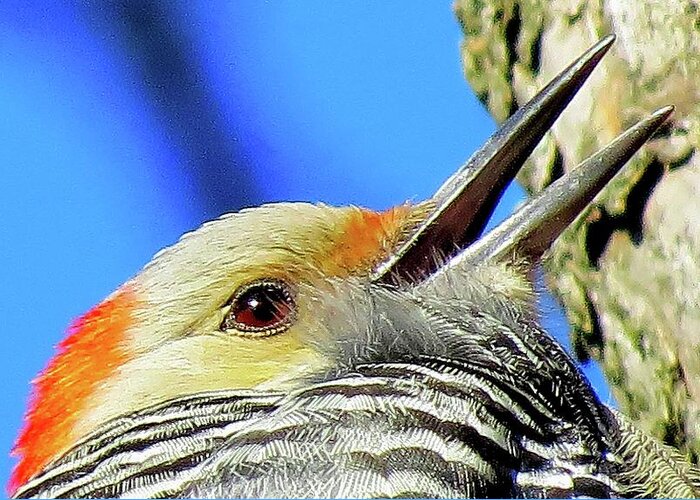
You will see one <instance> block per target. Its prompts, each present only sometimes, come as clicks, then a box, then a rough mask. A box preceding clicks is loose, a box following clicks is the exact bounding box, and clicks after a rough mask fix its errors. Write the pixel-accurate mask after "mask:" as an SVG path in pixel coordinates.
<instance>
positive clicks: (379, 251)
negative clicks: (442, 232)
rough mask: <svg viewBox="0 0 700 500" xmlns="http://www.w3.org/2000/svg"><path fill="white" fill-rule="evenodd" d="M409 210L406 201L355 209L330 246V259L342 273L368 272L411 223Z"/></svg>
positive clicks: (399, 238) (412, 208) (392, 246)
mask: <svg viewBox="0 0 700 500" xmlns="http://www.w3.org/2000/svg"><path fill="white" fill-rule="evenodd" d="M413 213H414V207H413V206H411V205H409V204H408V203H406V204H404V205H399V206H397V207H393V208H390V209H389V210H385V211H383V212H375V211H373V210H367V209H363V208H357V209H355V210H354V211H353V212H352V213H351V214H350V215H349V218H348V221H347V225H346V227H345V228H344V229H343V230H342V231H341V233H342V237H341V239H340V240H339V241H337V242H336V244H335V245H334V246H333V247H332V249H331V252H330V257H331V262H333V264H334V265H335V266H337V268H339V270H341V271H342V272H344V273H353V272H357V271H358V270H367V271H369V270H370V269H371V268H372V266H374V264H376V263H377V262H379V261H380V260H381V259H382V258H383V257H385V256H386V255H387V254H388V253H389V252H390V251H391V250H393V249H394V248H395V247H396V245H397V244H398V242H399V241H400V240H401V238H402V237H403V236H404V233H405V232H406V231H407V230H408V229H409V228H410V227H411V226H412V223H411V218H412V215H413Z"/></svg>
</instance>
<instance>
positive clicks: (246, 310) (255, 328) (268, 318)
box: [220, 280, 296, 337]
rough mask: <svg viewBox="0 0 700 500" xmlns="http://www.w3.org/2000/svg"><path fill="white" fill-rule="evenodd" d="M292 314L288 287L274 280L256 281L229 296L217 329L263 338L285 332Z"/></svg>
mask: <svg viewBox="0 0 700 500" xmlns="http://www.w3.org/2000/svg"><path fill="white" fill-rule="evenodd" d="M295 313H296V303H295V302H294V297H293V295H292V292H291V289H290V287H289V285H287V284H286V283H284V282H283V281H278V280H264V281H258V282H254V283H250V284H248V285H244V286H243V287H241V288H240V289H239V290H238V291H237V292H236V293H235V294H234V295H233V298H232V299H231V308H230V309H229V311H228V313H227V314H226V317H225V318H224V320H223V321H222V323H221V326H220V329H221V330H222V331H227V330H237V331H238V333H239V334H240V335H244V336H251V337H267V336H269V335H276V334H278V333H281V332H283V331H284V330H286V329H287V328H289V325H291V323H292V321H293V319H294V315H295Z"/></svg>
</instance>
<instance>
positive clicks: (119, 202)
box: [0, 0, 610, 483]
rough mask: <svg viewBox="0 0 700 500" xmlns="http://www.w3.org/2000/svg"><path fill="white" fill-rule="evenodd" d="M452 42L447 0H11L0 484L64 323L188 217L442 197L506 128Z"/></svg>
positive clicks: (4, 19) (1, 279)
mask: <svg viewBox="0 0 700 500" xmlns="http://www.w3.org/2000/svg"><path fill="white" fill-rule="evenodd" d="M459 41H460V31H459V27H458V25H457V23H456V21H455V19H454V16H453V14H452V11H451V6H450V2H449V1H445V2H443V3H442V4H440V3H436V2H399V1H384V2H372V3H370V2H344V3H335V2H322V1H313V2H311V1H310V2H298V1H292V0H288V1H276V2H261V1H242V0H237V1H235V2H224V1H220V2H209V1H198V2H168V1H166V0H163V1H146V0H144V1H141V2H124V3H123V5H122V4H120V3H119V2H94V3H90V2H84V3H81V4H80V6H76V4H75V2H69V1H58V0H57V1H55V2H52V3H51V4H50V5H40V4H39V3H37V4H36V5H31V2H29V3H28V2H26V1H24V0H5V1H3V2H1V3H0V68H2V71H0V110H1V113H0V144H2V147H1V148H0V165H1V167H0V172H1V175H0V213H1V214H2V215H1V216H0V221H1V224H2V227H1V230H0V262H2V263H3V266H1V267H0V283H2V287H1V288H0V296H1V299H2V300H1V303H2V306H1V307H0V311H1V312H2V324H3V333H4V336H5V345H6V349H5V351H4V352H5V356H4V362H3V363H2V364H1V365H0V369H1V370H2V374H1V376H2V379H3V380H4V391H3V397H4V401H3V404H2V406H1V407H0V481H2V482H3V483H6V480H7V477H8V475H9V471H10V468H11V466H12V460H11V459H10V458H9V450H10V448H11V445H12V442H13V440H14V437H15V435H16V432H17V429H18V428H19V426H20V422H21V416H22V413H23V411H24V406H25V403H26V398H27V395H28V390H29V381H30V379H31V378H32V377H33V376H34V375H35V374H36V373H37V372H38V371H39V370H40V369H41V368H42V367H43V366H44V364H45V363H46V362H47V360H48V359H49V357H50V356H51V354H52V349H53V345H55V344H56V343H57V342H58V341H59V340H60V339H61V337H62V336H63V332H64V329H65V327H66V325H68V323H69V322H70V321H71V319H72V318H74V317H76V316H78V315H79V314H81V313H83V312H85V311H86V310H88V309H89V308H90V307H92V306H93V305H94V304H96V303H97V302H99V301H100V300H101V299H102V298H104V297H105V296H106V295H107V294H109V293H110V292H111V291H112V290H113V289H115V288H116V287H117V286H118V285H119V284H121V283H122V282H123V281H125V280H126V279H128V278H129V277H130V276H132V275H133V274H135V273H136V272H137V271H138V270H139V269H140V268H141V267H142V266H143V265H144V264H145V263H146V262H148V260H149V259H150V258H151V256H152V255H153V254H154V253H155V252H156V251H158V250H159V249H160V248H162V247H164V246H167V245H169V244H172V243H173V242H175V241H176V240H177V238H178V237H179V236H180V235H181V234H182V233H183V232H186V231H189V230H191V229H194V228H196V227H197V226H199V225H200V224H201V223H202V222H204V221H205V220H207V219H211V218H213V217H216V216H218V215H219V214H220V213H223V212H227V211H235V210H238V209H239V208H241V207H243V206H248V205H257V204H260V203H263V202H270V201H279V200H305V201H325V202H328V203H331V204H348V203H354V204H358V205H363V206H368V207H372V208H385V207H388V206H390V205H393V204H396V203H399V202H402V201H403V200H406V199H412V200H420V199H423V198H425V197H427V196H429V195H430V194H431V193H432V192H433V191H434V190H435V188H437V187H438V186H439V185H440V183H441V182H442V181H443V180H444V179H445V178H446V177H447V176H448V175H449V174H450V173H451V172H452V171H453V170H454V169H456V168H457V167H458V166H459V165H460V164H462V163H463V162H464V160H466V159H467V157H468V156H469V155H470V154H471V153H472V152H473V151H474V150H475V149H476V148H477V147H478V146H479V145H480V144H481V143H482V142H483V141H484V140H485V139H486V137H487V136H488V135H489V134H490V133H491V132H492V131H493V130H494V123H493V121H492V120H491V118H490V117H489V116H488V114H487V113H486V112H485V110H484V109H483V108H482V106H481V105H480V104H479V103H478V102H477V100H476V98H475V96H474V94H473V92H472V91H471V90H470V88H469V87H468V85H467V84H466V83H465V81H464V79H463V75H462V71H461V67H460V57H459ZM568 62H569V61H568V60H567V61H564V60H562V67H563V66H564V65H565V64H566V63H568ZM521 197H522V191H521V190H520V189H519V188H511V189H510V190H509V191H508V193H507V195H506V198H505V200H504V202H503V203H502V206H501V207H500V209H499V215H498V217H499V218H502V217H503V216H504V215H505V214H507V213H508V212H509V211H510V210H511V209H512V207H513V206H514V204H515V203H517V201H518V200H519V199H521ZM544 307H545V309H546V310H547V311H548V312H549V314H548V317H547V320H546V324H547V326H548V327H549V329H550V330H551V331H553V332H555V333H557V334H558V335H559V336H560V338H561V336H562V335H564V336H565V332H566V326H565V322H564V320H563V319H562V318H561V315H559V314H557V311H556V306H555V305H554V304H553V303H552V302H551V300H549V299H546V298H545V304H544ZM587 372H588V373H589V374H590V376H591V377H592V378H593V382H594V385H595V386H596V387H597V389H598V391H599V394H600V395H601V397H602V398H603V399H604V400H606V401H609V400H610V396H609V392H608V389H607V387H606V386H605V384H604V382H602V379H601V377H600V375H599V373H598V372H597V370H596V369H595V367H590V368H588V369H587Z"/></svg>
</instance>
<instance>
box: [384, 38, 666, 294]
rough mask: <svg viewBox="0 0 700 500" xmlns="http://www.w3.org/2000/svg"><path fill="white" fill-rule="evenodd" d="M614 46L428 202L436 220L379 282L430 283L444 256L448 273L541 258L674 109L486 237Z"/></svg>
mask: <svg viewBox="0 0 700 500" xmlns="http://www.w3.org/2000/svg"><path fill="white" fill-rule="evenodd" d="M614 40H615V37H614V36H612V35H609V36H607V37H605V38H603V39H602V40H601V41H599V42H598V43H597V44H596V45H594V46H593V47H592V48H590V49H589V50H587V51H586V52H585V53H584V54H583V55H582V56H581V57H579V58H578V59H577V60H576V61H575V62H574V63H573V64H571V65H570V66H569V67H568V68H566V69H565V70H564V71H563V72H561V73H560V74H559V75H558V76H557V77H555V78H554V79H553V80H552V81H551V82H550V83H549V84H548V85H547V86H546V87H545V88H544V89H543V90H541V91H540V92H539V93H538V94H537V95H536V96H535V97H533V98H532V99H531V100H530V101H529V102H528V103H527V104H526V105H525V106H523V107H522V108H520V109H519V110H518V111H517V112H516V113H515V114H514V115H513V116H511V117H510V118H509V119H508V120H507V121H506V122H505V123H504V124H503V126H502V127H501V128H500V129H499V130H497V131H496V132H495V133H494V134H493V135H492V136H491V137H490V138H489V140H488V141H486V144H484V146H483V147H481V148H480V149H479V150H478V151H477V152H476V153H474V154H473V155H472V157H471V158H470V159H469V160H468V161H467V163H466V164H465V165H464V166H463V167H462V168H460V169H459V170H458V171H457V172H456V173H455V174H454V175H452V176H451V177H450V178H449V179H448V180H447V181H446V182H445V183H444V184H443V185H442V186H441V187H440V189H438V191H437V193H435V195H433V197H432V198H431V199H430V200H428V201H429V203H430V207H431V209H430V212H429V214H428V216H427V217H426V218H425V220H424V221H423V222H421V223H420V224H418V225H417V226H416V228H415V229H414V230H413V232H412V233H411V234H410V235H409V236H408V237H407V238H406V239H405V240H404V242H403V243H402V244H401V246H400V247H399V248H398V249H397V250H396V251H395V252H393V253H392V254H391V255H390V256H389V257H388V258H387V259H386V260H385V261H384V262H382V263H380V265H379V266H377V268H376V269H375V271H374V274H373V277H372V278H373V280H374V281H377V282H385V283H394V284H396V283H399V282H406V281H409V282H416V281H421V280H424V279H426V278H427V277H429V276H431V275H433V274H435V273H437V272H439V271H440V269H439V266H438V262H439V259H437V258H436V257H437V256H441V257H442V258H443V261H444V258H447V259H449V262H448V264H447V265H446V266H445V267H451V265H452V264H454V263H457V262H473V263H478V262H482V261H484V260H485V259H494V258H495V259H499V258H505V257H508V256H510V255H514V254H516V255H519V256H521V257H525V258H528V259H531V260H537V259H539V257H540V256H541V255H542V253H543V252H544V251H545V250H546V249H547V248H549V246H550V245H551V244H552V243H553V242H554V240H555V239H556V238H557V237H558V236H559V235H560V234H561V233H562V231H563V230H564V229H566V227H567V226H568V225H569V224H571V222H573V220H574V219H575V218H576V217H577V216H578V215H579V214H580V213H581V212H582V211H583V209H584V208H585V207H586V206H587V205H588V204H589V203H590V202H591V200H592V199H593V198H594V197H595V196H596V194H598V193H599V192H600V190H601V189H602V188H603V187H604V186H605V185H606V184H607V183H608V182H609V181H610V179H611V178H612V177H613V176H614V175H615V174H616V173H617V172H618V171H619V170H620V168H622V166H623V165H624V164H625V163H626V162H627V161H628V160H629V159H630V157H631V156H632V155H633V154H634V153H635V152H637V150H638V149H639V148H640V147H641V146H642V145H643V144H644V143H645V142H646V141H647V140H648V139H649V137H650V136H651V135H652V134H653V133H654V131H655V130H656V129H657V128H658V127H659V126H660V125H661V124H662V123H663V122H664V121H665V120H666V119H667V118H668V116H669V115H670V114H671V112H672V111H673V107H671V106H669V107H665V108H662V109H660V110H658V111H656V112H655V113H654V114H652V115H651V116H649V117H647V118H646V119H644V120H642V121H640V122H639V123H637V124H636V125H635V126H633V127H632V128H630V129H629V130H627V131H626V132H624V133H623V134H622V135H620V136H619V137H618V138H617V139H615V140H614V141H613V142H612V143H610V144H609V145H608V146H606V147H605V148H604V149H602V150H601V151H599V152H598V153H596V154H595V155H593V156H592V157H590V158H589V159H588V160H586V161H584V162H583V163H581V164H580V165H579V166H578V167H577V168H576V169H575V170H573V171H572V172H570V173H569V174H567V175H566V176H564V177H562V178H560V179H558V180H557V181H556V182H554V183H553V184H552V185H551V186H549V187H548V188H546V189H545V190H544V191H543V192H542V193H540V194H539V195H537V196H535V197H533V198H531V199H530V200H529V201H528V202H527V203H526V204H524V205H523V206H522V207H520V208H519V209H518V210H517V211H516V212H515V213H513V214H512V215H511V216H510V217H509V218H508V219H506V220H505V221H504V222H503V223H501V224H500V225H499V226H498V227H496V228H495V229H494V230H492V231H491V232H490V233H489V234H487V235H486V236H485V237H483V238H480V236H481V233H482V231H483V229H484V227H485V226H486V223H487V222H488V220H489V218H490V217H491V215H492V213H493V210H494V209H495V207H496V204H497V203H498V201H499V199H500V198H501V195H502V194H503V191H504V190H505V188H506V187H507V186H508V184H509V183H510V182H511V181H512V180H513V179H514V178H515V176H516V174H517V173H518V171H519V170H520V168H521V167H522V165H523V163H524V162H525V160H526V158H527V157H528V156H529V155H530V153H532V151H533V149H534V148H535V146H537V144H538V143H539V142H540V140H541V139H542V137H543V136H544V134H545V133H546V132H547V131H548V130H549V129H550V128H551V126H552V124H553V123H554V121H555V120H556V119H557V117H558V116H559V114H560V113H561V112H562V111H563V110H564V108H566V106H567V105H568V103H569V102H570V101H571V99H572V98H573V96H574V95H575V94H576V92H577V91H578V90H579V89H580V88H581V86H582V85H583V83H584V82H585V81H586V79H587V78H588V76H589V75H590V74H591V72H592V71H593V69H594V68H595V67H596V65H597V64H598V62H600V60H601V59H602V58H603V56H604V55H605V53H606V52H607V51H608V49H609V48H610V46H611V45H612V43H613V41H614Z"/></svg>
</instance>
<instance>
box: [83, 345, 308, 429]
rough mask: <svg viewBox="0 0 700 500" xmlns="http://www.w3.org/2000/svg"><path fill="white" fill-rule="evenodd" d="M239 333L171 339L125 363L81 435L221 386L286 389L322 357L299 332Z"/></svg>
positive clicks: (98, 400)
mask: <svg viewBox="0 0 700 500" xmlns="http://www.w3.org/2000/svg"><path fill="white" fill-rule="evenodd" d="M290 333H291V332H285V333H283V334H281V335H278V336H274V337H267V338H257V339H250V338H240V337H235V336H230V335H227V334H223V333H217V334H216V335H212V334H208V335H193V336H190V337H186V338H182V339H179V340H177V341H171V342H168V343H167V344H164V345H162V346H161V347H159V348H157V349H154V350H152V351H150V352H148V353H146V354H144V355H142V356H140V357H139V358H137V359H135V360H133V361H130V362H128V363H126V364H125V365H124V366H122V367H121V368H120V370H119V372H118V374H117V375H116V377H115V379H114V380H113V381H111V382H109V383H107V384H106V385H104V386H103V388H102V389H101V391H100V395H99V396H98V397H96V398H93V400H92V403H93V404H92V405H91V406H92V408H91V409H90V411H89V412H88V413H87V414H86V417H85V418H84V419H82V420H81V422H80V423H79V428H78V429H77V430H78V431H79V432H80V434H81V435H84V434H85V433H87V432H89V431H90V430H92V429H94V428H95V427H96V426H97V425H99V424H101V423H104V422H105V421H106V420H108V419H111V418H114V417H116V416H119V415H121V414H127V413H130V412H132V411H135V410H138V409H141V408H145V407H147V406H150V405H153V404H156V403H159V402H163V401H166V400H168V399H172V398H175V397H177V396H184V395H189V394H196V393H199V392H206V391H214V390H221V389H249V388H256V387H258V388H260V387H259V386H260V385H261V384H264V385H265V387H266V388H269V389H275V390H285V385H284V382H285V381H286V382H291V380H292V379H294V378H295V377H298V376H299V375H301V374H303V373H305V372H306V371H309V370H315V369H318V367H319V365H320V364H321V363H322V360H321V358H320V357H319V355H318V354H316V353H315V352H313V351H312V350H311V349H309V348H307V347H304V346H302V345H300V344H299V343H298V341H297V339H296V335H293V334H291V335H289V336H287V337H285V334H290Z"/></svg>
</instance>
